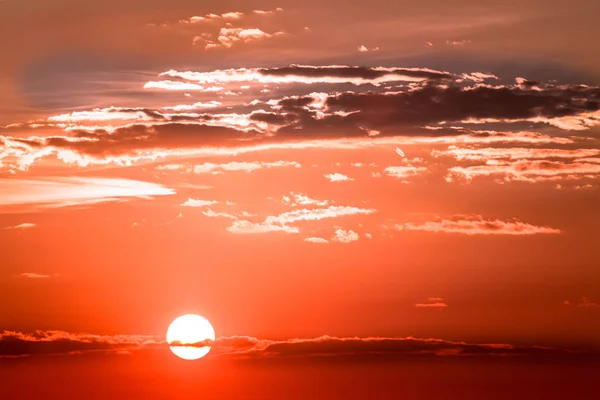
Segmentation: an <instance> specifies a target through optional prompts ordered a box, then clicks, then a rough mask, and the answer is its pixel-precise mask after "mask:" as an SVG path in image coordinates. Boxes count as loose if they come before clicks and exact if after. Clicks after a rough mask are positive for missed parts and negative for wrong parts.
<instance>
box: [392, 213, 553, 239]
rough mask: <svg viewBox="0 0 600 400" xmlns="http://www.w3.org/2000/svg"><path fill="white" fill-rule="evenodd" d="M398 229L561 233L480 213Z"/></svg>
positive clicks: (519, 233) (486, 233)
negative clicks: (492, 218) (488, 218)
mask: <svg viewBox="0 0 600 400" xmlns="http://www.w3.org/2000/svg"><path fill="white" fill-rule="evenodd" d="M396 228H397V229H398V230H405V231H423V232H435V233H458V234H464V235H511V236H522V235H538V234H546V235H548V234H550V235H555V234H559V233H561V231H560V230H559V229H555V228H551V227H549V226H536V225H531V224H528V223H525V222H521V221H519V220H517V219H513V220H509V221H501V220H498V219H494V220H486V219H484V218H483V217H482V216H480V215H474V216H465V215H456V216H454V217H452V218H449V219H444V218H436V219H435V220H434V221H425V222H407V223H404V224H401V225H397V226H396Z"/></svg>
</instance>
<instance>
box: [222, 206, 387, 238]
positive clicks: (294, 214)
mask: <svg viewBox="0 0 600 400" xmlns="http://www.w3.org/2000/svg"><path fill="white" fill-rule="evenodd" d="M374 212H375V210H374V209H365V208H358V207H351V206H329V207H326V208H313V209H306V208H303V209H299V210H294V211H288V212H285V213H282V214H279V215H274V216H269V217H267V218H265V220H264V221H262V222H250V221H245V220H238V221H234V222H233V224H232V225H231V226H230V227H228V228H227V230H228V231H229V232H232V233H239V234H253V233H270V232H285V233H298V232H300V230H299V228H298V227H296V226H291V225H293V224H296V223H298V222H301V221H319V220H322V219H328V218H338V217H344V216H351V215H361V214H362V215H368V214H372V213H374Z"/></svg>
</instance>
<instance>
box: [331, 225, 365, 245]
mask: <svg viewBox="0 0 600 400" xmlns="http://www.w3.org/2000/svg"><path fill="white" fill-rule="evenodd" d="M358 239H360V236H359V235H358V233H356V232H354V231H353V230H347V231H346V230H344V229H341V228H338V229H336V231H335V234H334V235H333V238H332V239H331V240H333V241H334V242H339V243H351V242H356V241H357V240H358Z"/></svg>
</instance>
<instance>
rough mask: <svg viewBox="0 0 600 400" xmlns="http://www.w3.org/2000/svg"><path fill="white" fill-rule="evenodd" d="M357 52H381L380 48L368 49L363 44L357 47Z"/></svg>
mask: <svg viewBox="0 0 600 400" xmlns="http://www.w3.org/2000/svg"><path fill="white" fill-rule="evenodd" d="M356 48H357V50H358V51H359V52H361V53H366V52H368V51H379V47H372V48H370V49H369V48H368V47H367V46H365V45H363V44H361V45H360V46H356Z"/></svg>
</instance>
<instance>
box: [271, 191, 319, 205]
mask: <svg viewBox="0 0 600 400" xmlns="http://www.w3.org/2000/svg"><path fill="white" fill-rule="evenodd" d="M282 202H283V204H285V205H288V206H291V207H296V206H319V207H323V206H327V205H329V201H328V200H316V199H312V198H310V197H308V196H306V195H304V194H302V193H294V192H292V193H290V195H289V196H283V198H282Z"/></svg>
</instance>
